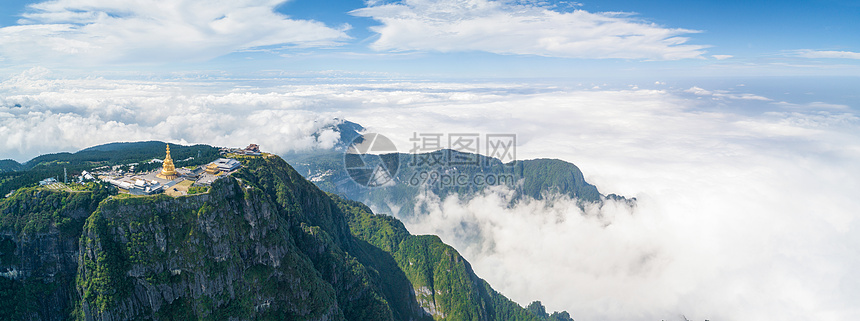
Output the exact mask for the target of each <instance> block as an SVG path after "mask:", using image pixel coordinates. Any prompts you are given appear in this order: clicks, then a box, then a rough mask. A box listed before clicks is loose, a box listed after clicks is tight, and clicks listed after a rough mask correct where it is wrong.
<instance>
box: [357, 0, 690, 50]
mask: <svg viewBox="0 0 860 321" xmlns="http://www.w3.org/2000/svg"><path fill="white" fill-rule="evenodd" d="M352 14H353V15H356V16H360V17H369V18H373V19H375V20H377V21H379V22H381V23H382V25H381V26H377V27H373V28H372V30H373V31H375V32H377V33H378V34H379V39H377V40H376V41H375V42H374V43H373V45H372V48H374V49H376V50H390V51H409V50H418V51H439V52H462V51H486V52H492V53H497V54H518V55H538V56H549V57H565V58H625V59H650V60H676V59H684V58H701V57H702V54H703V53H704V51H703V49H704V48H705V46H700V45H690V44H686V43H687V41H688V38H686V37H682V36H681V35H684V34H690V33H696V32H698V31H695V30H688V29H679V28H666V27H662V26H658V25H656V24H653V23H648V22H644V21H641V20H638V19H635V18H632V17H631V16H630V15H629V14H627V13H617V12H599V13H592V12H587V11H584V10H574V11H572V12H560V11H555V10H552V9H550V8H547V7H544V6H541V5H536V4H535V3H534V2H515V1H492V0H444V1H430V0H403V1H400V2H399V3H392V4H379V5H373V6H369V7H367V8H363V9H358V10H355V11H353V12H352Z"/></svg>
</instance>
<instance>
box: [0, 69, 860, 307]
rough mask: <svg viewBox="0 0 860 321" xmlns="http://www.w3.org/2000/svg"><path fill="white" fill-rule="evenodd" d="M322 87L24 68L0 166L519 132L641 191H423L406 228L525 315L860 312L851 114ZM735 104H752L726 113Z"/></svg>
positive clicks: (487, 88) (529, 93) (593, 177)
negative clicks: (147, 151)
mask: <svg viewBox="0 0 860 321" xmlns="http://www.w3.org/2000/svg"><path fill="white" fill-rule="evenodd" d="M316 81H317V82H319V83H317V84H307V78H303V79H302V80H301V81H296V82H295V83H293V82H290V81H289V80H277V81H272V82H270V83H268V84H266V83H265V82H260V81H239V80H237V81H229V80H225V81H222V82H217V83H213V82H194V81H188V80H182V79H177V80H164V81H138V80H119V81H115V80H106V79H101V78H93V79H56V78H54V77H53V76H52V74H51V72H50V71H49V70H45V69H42V68H35V69H32V70H29V71H27V72H25V73H23V74H20V75H18V76H15V77H12V78H10V79H7V80H5V81H3V82H2V83H0V155H2V156H3V157H2V158H5V157H10V156H11V157H16V158H18V159H19V160H20V159H22V158H29V157H32V156H35V155H37V154H39V153H46V152H56V151H60V150H74V149H78V148H83V147H88V146H91V145H94V144H99V143H105V142H110V141H129V140H144V139H161V140H169V141H173V142H183V141H184V142H189V143H209V144H215V145H222V146H224V145H226V146H245V145H247V144H248V143H250V142H256V143H259V144H260V145H261V147H262V148H263V149H264V150H267V151H272V152H277V153H282V152H285V151H288V150H295V149H303V148H313V147H321V148H324V147H327V146H331V144H332V143H333V142H334V139H335V135H334V133H332V132H325V134H324V135H322V136H321V138H320V139H313V138H308V136H309V135H310V134H311V133H314V132H317V131H319V130H320V129H321V128H324V127H325V126H326V125H328V124H331V123H333V121H332V118H334V117H344V118H346V119H349V120H351V121H355V122H358V123H360V124H362V125H364V126H366V127H368V128H369V130H370V131H372V132H379V133H383V134H385V135H386V136H387V137H389V138H392V139H393V140H394V141H395V143H397V144H398V147H399V148H402V150H408V149H409V147H410V146H411V144H410V142H409V141H408V139H409V138H410V137H412V134H413V132H419V133H464V132H477V133H515V134H517V138H518V143H519V146H518V149H517V155H518V157H519V158H521V159H526V158H536V157H554V158H561V159H564V160H567V161H570V162H573V163H575V164H576V165H578V166H579V167H580V168H581V169H582V171H583V173H584V174H585V176H586V179H587V180H588V181H589V182H592V183H595V184H596V185H597V186H598V188H600V189H601V191H602V192H604V193H618V194H622V195H626V196H635V197H637V198H638V199H639V203H638V206H637V207H636V208H635V209H634V210H629V209H627V208H626V207H624V206H617V205H615V204H611V203H610V205H608V207H605V208H604V209H602V211H599V212H597V211H596V210H595V209H587V210H586V211H585V213H582V212H581V211H580V210H579V209H578V208H576V206H573V201H571V200H568V199H564V198H555V199H550V200H548V201H531V202H524V203H521V204H519V205H517V206H515V207H513V208H508V207H506V206H505V205H506V204H507V203H506V202H505V201H504V199H505V197H508V196H507V195H508V193H509V191H505V190H503V189H497V190H491V191H488V192H487V193H486V194H485V195H483V196H481V197H478V198H475V199H472V200H470V201H468V202H467V201H461V200H459V199H457V198H449V199H438V198H436V197H434V196H433V195H424V196H423V198H422V199H421V201H422V202H424V203H425V204H427V205H428V206H427V207H426V208H427V209H428V212H427V215H426V216H424V217H423V218H422V219H420V220H415V221H407V222H406V224H407V227H408V228H409V229H410V230H411V231H412V232H413V233H435V234H439V235H440V236H441V237H442V239H443V240H444V241H445V242H448V243H449V244H452V245H453V246H455V247H456V248H457V249H458V250H459V251H461V252H462V253H463V255H464V256H465V257H466V258H467V259H469V260H470V262H472V263H473V267H474V269H475V270H476V272H477V273H478V275H480V276H481V277H483V278H485V279H487V280H488V281H489V282H490V283H491V284H492V285H493V286H494V288H496V289H497V290H499V291H501V292H502V293H503V294H505V295H507V296H509V297H511V298H513V299H514V300H516V301H517V302H519V303H520V304H527V303H529V302H530V301H531V300H536V299H540V300H542V301H544V303H545V304H546V305H547V306H548V308H549V309H550V310H562V309H565V310H569V311H570V312H571V313H572V314H573V316H574V317H575V318H577V319H601V320H631V319H634V320H636V319H643V320H645V319H647V320H655V319H666V320H669V319H672V318H675V317H678V316H680V315H682V314H683V315H685V316H686V317H687V318H689V319H691V320H702V319H712V320H714V319H732V320H737V319H757V320H763V319H815V320H822V319H842V320H847V319H856V318H857V317H860V309H858V308H857V306H856V304H855V303H856V302H857V300H858V298H860V290H858V289H860V278H858V277H857V274H856V273H854V271H856V270H857V269H858V268H860V254H858V253H857V251H856V249H857V248H858V247H860V236H858V235H860V234H858V233H857V231H858V230H860V221H858V219H857V218H858V217H857V213H858V211H857V209H860V200H858V199H857V197H856V195H860V184H858V182H860V168H858V167H857V166H856V164H857V163H858V162H860V117H858V115H857V112H856V111H857V110H858V106H835V105H832V104H826V103H812V104H803V103H800V102H776V101H769V100H763V99H746V98H745V97H751V96H745V95H744V94H745V93H743V92H736V91H726V90H719V89H714V88H710V87H708V86H704V85H686V86H683V87H680V88H674V89H672V88H669V89H648V87H649V86H648V85H644V84H640V85H641V86H642V87H643V89H611V88H609V89H589V88H592V85H591V84H583V85H582V86H555V85H537V84H523V83H439V82H377V81H367V82H361V81H355V82H354V83H342V82H334V81H333V82H324V81H320V80H316ZM625 87H626V86H625ZM651 87H655V88H668V87H669V85H655V86H651ZM629 88H632V87H629ZM688 88H690V89H688ZM735 90H737V89H735ZM685 91H689V92H685ZM718 94H719V96H718ZM750 94H751V93H750ZM697 97H713V98H715V99H697ZM717 98H718V99H717ZM738 102H744V103H746V104H751V103H755V104H759V105H757V106H758V107H759V108H758V109H757V110H759V111H760V112H755V113H752V112H748V113H737V112H733V111H732V109H731V108H728V109H726V108H722V107H723V106H725V105H729V106H731V105H732V104H735V103H738ZM16 155H18V156H16Z"/></svg>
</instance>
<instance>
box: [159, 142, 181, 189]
mask: <svg viewBox="0 0 860 321" xmlns="http://www.w3.org/2000/svg"><path fill="white" fill-rule="evenodd" d="M155 176H156V177H158V178H162V179H169V180H174V179H176V178H177V177H179V173H177V172H176V168H175V167H173V159H172V158H170V145H167V157H165V158H164V164H163V165H161V173H158V174H157V175H155Z"/></svg>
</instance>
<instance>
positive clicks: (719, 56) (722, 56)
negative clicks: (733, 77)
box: [711, 55, 734, 60]
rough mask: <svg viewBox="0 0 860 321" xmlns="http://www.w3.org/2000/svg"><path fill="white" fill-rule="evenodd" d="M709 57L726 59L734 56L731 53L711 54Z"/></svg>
mask: <svg viewBox="0 0 860 321" xmlns="http://www.w3.org/2000/svg"><path fill="white" fill-rule="evenodd" d="M711 57H713V58H714V59H716V60H726V59H729V58H732V57H734V56H732V55H711Z"/></svg>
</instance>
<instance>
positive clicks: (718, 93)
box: [684, 86, 773, 101]
mask: <svg viewBox="0 0 860 321" xmlns="http://www.w3.org/2000/svg"><path fill="white" fill-rule="evenodd" d="M684 92H686V93H691V94H693V95H696V96H711V97H713V98H714V99H736V100H761V101H771V100H773V99H770V98H767V97H764V96H759V95H756V94H750V93H732V92H729V91H727V90H714V91H711V90H707V89H704V88H701V87H697V86H693V87H690V88H689V89H685V90H684Z"/></svg>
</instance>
